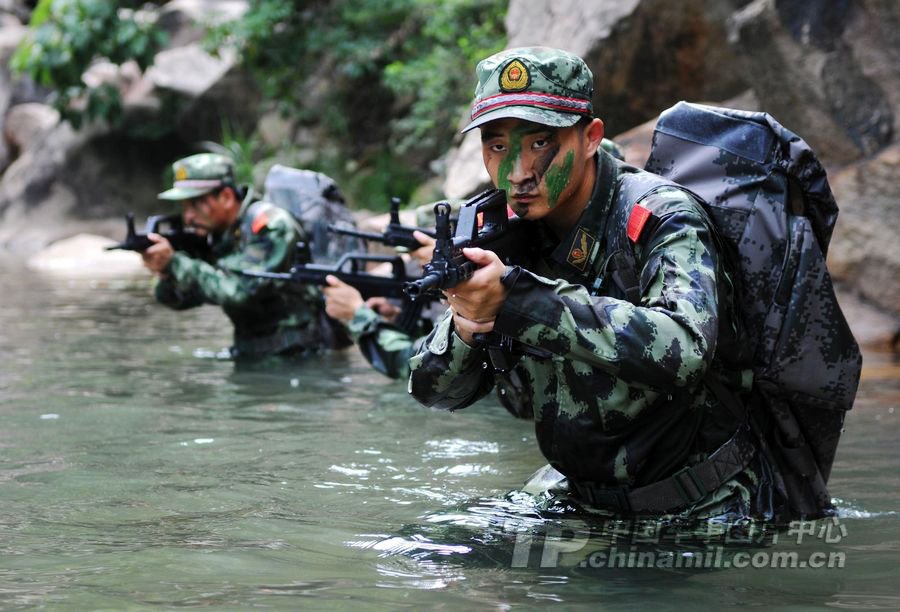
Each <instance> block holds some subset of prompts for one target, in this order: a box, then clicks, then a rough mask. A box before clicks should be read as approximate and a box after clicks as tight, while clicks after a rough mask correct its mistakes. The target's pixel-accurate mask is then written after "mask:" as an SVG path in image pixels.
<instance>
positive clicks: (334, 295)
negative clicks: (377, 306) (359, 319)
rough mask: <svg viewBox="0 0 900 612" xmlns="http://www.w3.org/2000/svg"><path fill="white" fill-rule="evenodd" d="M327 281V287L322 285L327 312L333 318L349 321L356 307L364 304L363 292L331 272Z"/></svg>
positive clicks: (326, 278) (343, 321)
mask: <svg viewBox="0 0 900 612" xmlns="http://www.w3.org/2000/svg"><path fill="white" fill-rule="evenodd" d="M325 282H326V283H328V285H327V286H326V287H322V295H324V296H325V312H326V313H327V314H328V316H329V317H331V318H332V319H337V320H338V321H341V322H342V323H349V322H350V320H351V319H353V315H354V314H355V313H356V309H357V308H359V307H360V306H362V305H363V298H362V294H360V292H359V291H357V290H356V289H354V288H353V287H351V286H350V285H348V284H347V283H345V282H343V281H342V280H340V279H339V278H337V277H336V276H332V275H331V274H329V275H328V276H326V277H325Z"/></svg>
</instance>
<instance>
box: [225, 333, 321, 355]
mask: <svg viewBox="0 0 900 612" xmlns="http://www.w3.org/2000/svg"><path fill="white" fill-rule="evenodd" d="M319 344H320V343H319V341H318V334H316V333H315V332H311V331H310V330H309V329H308V328H305V329H297V328H290V329H285V330H283V331H280V332H276V333H274V334H271V335H269V336H259V337H255V338H235V341H234V346H233V347H231V353H232V356H233V357H235V358H242V357H263V356H265V355H277V354H278V353H282V352H284V351H287V350H288V349H303V348H306V349H312V350H315V349H316V348H318V347H319Z"/></svg>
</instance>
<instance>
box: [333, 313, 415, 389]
mask: <svg viewBox="0 0 900 612" xmlns="http://www.w3.org/2000/svg"><path fill="white" fill-rule="evenodd" d="M347 329H348V330H349V332H350V337H351V338H352V339H353V342H354V343H356V344H357V345H358V346H359V350H360V352H361V353H362V354H363V356H364V357H365V358H366V361H368V362H369V363H370V364H371V365H372V367H373V368H375V369H376V370H378V371H379V372H381V373H382V374H384V375H385V376H387V377H389V378H403V379H406V378H409V358H410V357H412V356H413V355H415V354H416V353H417V352H418V348H419V346H420V345H421V343H422V342H424V340H425V336H424V335H422V336H419V337H418V338H415V337H413V336H412V335H410V334H408V333H406V332H405V331H403V330H401V329H398V328H397V327H395V326H393V325H391V324H390V323H388V322H387V321H385V320H384V319H383V318H382V317H381V315H379V314H378V313H377V312H375V311H374V310H372V309H371V308H369V307H368V306H366V305H365V304H363V305H362V306H360V307H359V308H357V309H356V312H355V313H353V319H351V321H350V323H348V324H347Z"/></svg>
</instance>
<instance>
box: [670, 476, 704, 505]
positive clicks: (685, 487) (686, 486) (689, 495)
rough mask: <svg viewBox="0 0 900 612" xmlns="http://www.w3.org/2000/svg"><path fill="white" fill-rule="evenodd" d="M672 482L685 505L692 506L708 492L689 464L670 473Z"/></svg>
mask: <svg viewBox="0 0 900 612" xmlns="http://www.w3.org/2000/svg"><path fill="white" fill-rule="evenodd" d="M672 483H673V484H674V485H675V490H676V491H678V495H680V496H681V499H683V500H684V501H685V505H686V506H693V505H694V504H696V503H697V502H699V501H700V500H701V499H703V498H704V497H706V494H707V493H709V491H707V490H706V487H705V486H704V485H703V481H702V480H700V477H699V476H698V475H697V472H695V471H694V468H692V467H691V466H685V467H683V468H681V469H680V470H678V471H677V472H675V473H674V474H672Z"/></svg>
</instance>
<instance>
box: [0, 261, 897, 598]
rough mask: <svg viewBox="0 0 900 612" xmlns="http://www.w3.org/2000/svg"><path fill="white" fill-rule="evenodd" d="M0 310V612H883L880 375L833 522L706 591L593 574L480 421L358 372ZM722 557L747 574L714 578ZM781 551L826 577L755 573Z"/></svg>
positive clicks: (490, 413) (703, 583) (711, 573)
mask: <svg viewBox="0 0 900 612" xmlns="http://www.w3.org/2000/svg"><path fill="white" fill-rule="evenodd" d="M0 304H2V309H0V349H2V355H3V358H2V361H0V416H2V419H3V427H2V429H0V608H4V609H16V608H32V607H46V608H50V609H61V608H65V609H98V608H106V609H125V608H127V609H132V608H142V607H154V606H172V607H174V606H179V607H181V606H211V607H216V608H232V609H237V608H242V609H243V608H249V607H253V606H260V607H272V608H277V609H291V608H296V607H298V606H302V605H308V606H311V607H314V608H347V607H351V606H354V605H360V604H361V605H366V606H370V607H372V606H374V607H375V608H382V609H385V608H392V609H393V608H398V607H408V608H422V607H429V608H431V607H436V606H443V607H448V608H449V607H455V606H460V607H461V606H465V607H466V608H472V607H475V608H481V609H506V608H508V607H520V606H521V607H541V606H544V605H546V604H548V603H550V602H563V603H564V604H567V605H568V606H572V607H578V606H580V605H585V606H586V605H591V606H593V607H597V606H599V607H601V608H608V609H628V608H634V609H646V608H648V607H651V606H653V607H655V608H657V609H660V610H670V609H686V608H693V609H696V608H698V607H700V608H703V607H713V606H715V607H717V608H722V607H731V606H735V607H737V606H741V607H748V606H750V607H766V608H770V607H779V608H790V609H798V610H799V609H811V608H821V607H831V608H842V609H868V610H871V609H897V608H900V587H898V584H900V569H898V563H897V561H898V559H900V554H898V552H900V520H898V510H900V508H898V506H900V504H898V494H897V490H898V476H900V458H898V452H897V451H898V448H897V443H896V440H897V437H898V434H900V414H898V413H897V411H896V410H895V408H897V407H898V406H900V385H898V382H897V380H898V366H897V364H896V362H894V361H893V360H892V359H891V357H890V356H888V355H879V354H871V355H867V371H866V377H865V379H864V381H863V386H862V389H861V392H860V397H859V400H858V402H857V404H856V406H855V407H854V410H853V411H851V412H850V413H849V415H848V419H847V424H846V433H845V435H844V438H843V440H842V443H841V447H840V449H839V452H838V457H837V461H836V463H835V467H834V471H833V476H832V481H831V490H832V493H833V494H834V495H835V496H836V498H837V499H838V505H839V508H840V512H841V514H840V517H839V520H838V521H837V522H828V523H826V522H820V523H819V524H816V525H811V526H802V528H801V527H800V526H798V529H797V530H795V531H794V532H793V533H791V534H787V533H782V534H780V536H779V540H778V542H777V543H775V544H771V542H769V543H767V544H766V545H764V546H763V545H754V546H749V547H747V546H743V547H742V546H741V545H740V544H741V543H740V542H731V543H730V544H729V545H728V546H727V547H726V548H725V553H724V556H723V557H721V558H720V559H719V560H718V561H714V563H713V564H714V565H717V567H714V568H707V569H698V568H694V567H689V568H684V567H682V568H680V569H679V568H676V567H672V568H669V567H666V563H665V562H662V561H661V560H663V559H664V555H665V554H670V555H674V557H670V558H680V559H681V561H684V560H685V559H687V558H690V556H691V555H692V554H694V553H692V552H691V550H692V549H691V548H690V547H689V546H688V545H686V544H685V545H684V546H681V547H679V546H674V547H673V546H671V543H665V542H656V543H655V542H654V541H653V537H652V534H646V535H647V538H645V543H644V545H643V547H642V548H640V550H643V551H655V552H657V553H658V556H657V557H656V558H655V563H654V565H655V566H654V567H630V568H623V567H615V568H609V567H602V568H601V567H592V566H591V565H592V563H586V559H588V558H589V557H588V555H589V554H590V553H591V551H594V550H597V551H603V550H607V551H608V550H609V545H610V543H611V542H614V541H615V540H614V539H613V538H612V536H610V535H609V534H607V533H605V532H601V529H600V528H599V527H598V526H597V525H595V524H586V523H584V522H583V521H581V520H579V519H572V518H567V517H566V516H562V515H549V514H541V513H539V512H538V511H537V509H536V507H535V504H534V499H533V498H531V497H530V496H527V495H525V494H522V493H514V492H513V491H514V490H515V489H516V488H517V487H518V486H519V485H520V484H521V483H522V482H523V481H524V480H525V478H527V477H528V475H529V474H531V473H532V472H533V471H534V470H535V469H537V468H538V467H540V466H541V465H542V463H543V462H542V459H541V456H540V454H539V452H538V450H537V447H536V444H535V442H534V436H533V431H532V426H531V424H530V423H528V422H523V421H518V420H515V419H513V418H512V417H510V416H509V415H508V414H507V413H506V412H505V410H503V408H501V407H500V406H499V404H498V403H496V402H495V401H493V400H491V401H484V402H482V403H481V404H479V405H476V406H474V407H472V408H470V409H467V410H465V411H461V412H458V413H454V414H447V413H441V412H435V411H430V410H426V409H423V408H421V407H420V406H418V405H417V404H416V403H415V402H414V401H413V400H412V399H410V398H409V397H408V396H407V395H406V393H405V389H404V385H403V384H402V383H398V382H395V381H391V380H388V379H386V378H384V377H382V376H380V375H379V374H377V373H376V372H374V371H372V370H370V369H369V368H368V366H367V365H366V364H365V362H364V360H363V359H362V358H361V357H360V356H359V355H358V354H357V353H356V352H355V350H350V351H346V352H344V353H340V354H332V355H328V356H325V357H322V358H320V359H315V360H312V361H309V362H307V363H305V364H304V365H303V366H302V367H299V368H288V369H284V370H282V371H274V372H256V373H246V372H235V370H234V367H233V365H232V364H231V363H230V362H228V361H223V360H219V359H216V358H215V355H216V353H217V351H218V350H219V349H220V348H221V347H223V346H226V345H227V344H228V343H229V336H230V326H229V324H228V321H227V320H226V319H225V318H224V316H223V315H222V314H221V313H220V312H219V311H218V310H217V309H215V308H212V307H205V308H201V309H197V310H193V311H187V312H183V313H174V312H172V311H169V310H166V309H164V308H162V307H160V306H157V305H156V304H154V302H153V300H152V295H151V292H150V288H149V284H148V283H146V282H139V281H128V282H126V281H116V282H112V281H105V282H90V281H85V280H77V281H69V280H64V279H58V278H54V277H52V276H42V275H40V274H37V273H35V272H29V271H25V270H23V269H22V268H21V266H20V264H19V263H18V262H15V261H5V262H0ZM607 527H609V526H607ZM615 527H616V528H618V529H620V530H621V529H625V528H627V526H622V525H617V526H615ZM798 539H800V540H801V541H800V542H799V543H798V542H797V540H798ZM548 547H549V548H548ZM569 549H572V550H571V551H569ZM548 551H549V552H548ZM740 551H747V555H748V556H747V560H748V563H750V564H751V566H750V567H746V568H735V567H729V568H725V567H722V563H724V561H723V560H722V559H725V560H728V561H730V562H733V561H735V560H736V557H735V555H736V554H737V552H740ZM776 551H782V552H793V553H796V554H797V559H799V560H800V561H808V560H810V559H813V558H817V557H814V556H813V555H815V554H817V553H823V554H826V555H832V554H835V553H837V554H842V555H843V559H844V562H843V564H842V565H843V567H833V568H828V567H823V568H815V569H813V568H810V567H794V568H782V567H774V568H773V567H752V563H753V562H754V561H756V562H758V564H759V565H762V564H763V561H766V560H768V559H769V558H770V557H762V556H757V557H754V556H753V555H755V554H757V553H765V554H766V555H770V556H771V553H772V552H776ZM826 558H827V557H826ZM597 559H598V558H597V557H593V561H596V560H597ZM542 561H543V562H542ZM679 562H680V561H679ZM542 565H543V567H542ZM595 565H596V564H595ZM632 565H634V564H633V563H632Z"/></svg>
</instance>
